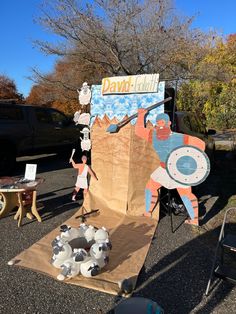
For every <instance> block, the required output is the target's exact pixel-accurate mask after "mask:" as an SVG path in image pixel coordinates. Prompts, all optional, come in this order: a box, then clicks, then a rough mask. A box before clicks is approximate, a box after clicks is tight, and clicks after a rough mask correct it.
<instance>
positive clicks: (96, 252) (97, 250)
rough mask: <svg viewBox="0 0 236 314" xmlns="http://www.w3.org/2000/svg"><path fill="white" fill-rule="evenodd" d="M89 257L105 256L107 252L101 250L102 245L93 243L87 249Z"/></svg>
mask: <svg viewBox="0 0 236 314" xmlns="http://www.w3.org/2000/svg"><path fill="white" fill-rule="evenodd" d="M89 253H90V255H91V257H93V258H95V259H99V258H102V257H106V256H107V255H108V252H107V251H105V250H103V247H102V245H101V244H98V243H94V244H93V245H92V246H91V248H90V251H89Z"/></svg>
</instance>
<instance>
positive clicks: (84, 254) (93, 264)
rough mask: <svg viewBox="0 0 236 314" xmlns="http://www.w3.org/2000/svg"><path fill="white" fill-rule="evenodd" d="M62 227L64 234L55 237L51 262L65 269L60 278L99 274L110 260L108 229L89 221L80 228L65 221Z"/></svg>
mask: <svg viewBox="0 0 236 314" xmlns="http://www.w3.org/2000/svg"><path fill="white" fill-rule="evenodd" d="M60 231H61V234H60V235H59V236H57V237H56V238H55V239H54V240H53V241H52V251H53V257H52V260H51V264H52V265H53V266H54V267H56V268H59V269H61V273H60V274H59V275H58V276H57V279H58V280H64V279H66V278H72V277H75V276H77V275H79V274H81V275H82V276H84V277H92V276H96V275H97V274H99V272H100V271H101V269H102V268H104V267H105V266H106V265H107V263H108V262H109V252H110V250H111V248H112V245H111V242H110V240H109V234H108V231H107V230H106V229H105V228H104V227H102V228H100V229H98V228H96V227H94V226H91V225H90V226H87V225H86V224H81V225H80V226H79V228H72V227H70V226H67V225H62V226H61V227H60Z"/></svg>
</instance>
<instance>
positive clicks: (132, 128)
mask: <svg viewBox="0 0 236 314" xmlns="http://www.w3.org/2000/svg"><path fill="white" fill-rule="evenodd" d="M158 78H159V77H158V75H139V76H131V77H115V78H105V79H104V80H103V82H102V85H99V86H92V88H91V92H92V99H91V116H92V120H91V129H90V135H91V144H92V145H91V147H92V150H91V151H92V153H91V156H92V167H93V171H94V172H95V173H96V176H97V178H98V181H97V180H94V179H93V178H92V179H91V181H90V186H89V191H88V193H86V197H85V200H84V204H83V206H82V207H83V210H84V211H85V212H91V211H92V210H95V211H96V215H90V216H89V215H88V216H87V217H88V218H87V219H86V222H85V223H86V225H87V227H86V228H88V227H89V225H91V226H93V227H95V228H98V229H101V228H102V227H105V228H106V230H107V231H108V232H109V242H111V244H112V250H110V251H109V262H108V263H107V264H106V265H105V266H104V267H103V268H102V269H101V271H99V272H98V274H97V273H96V276H90V277H84V276H81V274H79V273H78V275H76V276H74V277H73V276H70V278H68V277H67V276H65V278H63V280H64V282H66V283H70V284H75V285H79V286H83V287H87V288H92V289H97V290H101V291H104V292H108V293H112V294H119V293H120V289H121V282H124V280H125V281H126V282H127V281H128V283H129V286H130V289H129V291H132V290H133V289H134V287H135V284H136V280H137V277H138V274H139V272H140V270H141V268H142V266H143V263H144V261H145V258H146V255H147V253H148V249H149V246H150V243H151V240H152V237H153V235H154V232H155V229H156V226H157V223H158V220H159V205H158V202H157V201H158V200H157V198H155V197H154V195H153V194H152V192H153V191H154V190H155V189H153V188H152V186H151V189H150V191H151V194H150V193H149V191H148V190H149V185H148V182H149V181H150V178H151V177H150V176H151V174H152V173H153V172H155V171H156V169H157V168H158V167H160V166H161V158H162V156H159V155H158V154H157V150H156V149H155V146H154V145H153V143H152V141H151V140H144V139H143V138H142V137H141V136H139V134H138V133H139V132H137V125H138V121H140V119H141V118H140V114H139V117H138V120H137V119H128V120H126V119H127V117H131V116H132V115H135V117H137V116H138V115H137V111H138V110H139V113H140V112H141V111H142V110H141V111H140V109H143V112H145V117H146V118H145V120H146V125H145V130H146V131H144V133H148V132H149V131H152V130H153V128H154V126H155V124H156V117H157V116H158V115H160V114H163V112H164V105H163V103H164V102H163V101H164V89H165V83H164V82H159V80H158ZM157 103H158V105H157V106H156V108H155V109H154V108H153V107H152V109H153V110H151V111H145V110H146V109H145V108H149V107H150V106H153V105H154V104H157ZM111 124H113V126H112V127H111ZM111 130H112V132H111ZM114 130H115V131H114ZM197 142H198V141H197ZM168 145H169V144H168ZM169 146H170V145H169ZM163 149H164V148H163ZM190 159H191V158H190ZM190 159H189V158H185V161H184V166H185V168H186V167H187V168H188V167H189V166H190V164H189V163H191V162H192V160H190ZM193 164H194V163H193ZM194 165H195V164H194ZM195 166H196V165H195ZM204 167H205V168H207V169H208V165H204ZM180 168H181V167H180ZM197 168H198V166H197ZM191 169H192V168H191ZM180 170H181V169H180ZM205 170H206V169H205ZM191 171H192V173H193V172H194V171H195V170H194V169H192V170H191ZM172 180H174V179H172ZM155 193H156V194H157V189H156V190H155ZM185 196H186V199H187V197H188V195H187V193H186V194H185ZM191 201H192V200H190V203H191ZM186 204H187V205H188V206H190V207H191V206H192V203H191V204H190V205H189V204H188V203H187V201H186ZM194 206H196V200H195V204H194ZM154 209H155V210H154ZM193 210H194V209H193ZM81 211H82V209H79V210H78V212H77V213H76V214H75V215H74V216H73V217H71V218H70V219H69V220H68V221H66V222H65V223H64V224H65V225H66V227H63V228H67V227H68V226H71V227H72V228H77V229H78V228H79V225H80V222H79V220H78V219H77V217H78V216H80V214H81ZM144 214H145V215H144ZM148 214H150V215H148ZM149 216H150V217H149ZM190 216H192V217H191V218H192V219H195V217H194V213H192V212H191V211H190ZM80 228H81V226H80ZM96 230H97V229H96ZM58 234H59V228H57V229H55V230H53V231H52V232H51V233H49V234H48V235H47V236H45V237H44V238H43V239H41V240H40V241H38V242H37V243H35V244H34V245H32V246H31V247H30V248H29V249H27V250H25V251H24V252H22V253H21V254H19V255H18V256H16V257H15V258H14V259H13V260H12V261H11V264H16V265H18V266H21V267H26V268H30V269H33V270H35V271H39V272H42V273H44V274H47V275H49V276H52V277H54V278H58V275H59V274H60V272H61V270H59V269H57V268H55V267H54V266H53V265H52V262H51V258H52V256H53V253H52V251H53V248H52V246H53V244H52V243H54V244H55V242H57V240H58V241H60V239H58V238H57V236H58ZM55 239H57V240H55ZM62 246H63V245H61V244H60V245H59V248H58V247H57V248H56V251H57V252H60V250H61V247H62ZM90 248H91V247H90ZM72 249H73V248H72ZM76 249H81V248H78V247H77V248H76ZM86 249H87V251H88V248H86ZM54 253H55V252H54ZM75 253H76V252H75ZM77 253H78V251H77ZM94 267H95V266H94ZM67 273H68V270H67V271H66V272H65V274H67ZM63 276H64V275H63Z"/></svg>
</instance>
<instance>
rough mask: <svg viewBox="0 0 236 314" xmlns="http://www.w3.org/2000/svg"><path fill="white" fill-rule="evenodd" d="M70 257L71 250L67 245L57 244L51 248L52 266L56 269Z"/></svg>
mask: <svg viewBox="0 0 236 314" xmlns="http://www.w3.org/2000/svg"><path fill="white" fill-rule="evenodd" d="M71 256H72V248H71V246H70V245H69V244H68V243H64V244H63V243H61V242H59V243H58V244H57V245H56V246H54V247H53V257H52V261H51V263H52V265H53V266H54V267H56V268H60V267H61V265H62V264H63V263H64V261H65V260H67V259H69V258H70V257H71Z"/></svg>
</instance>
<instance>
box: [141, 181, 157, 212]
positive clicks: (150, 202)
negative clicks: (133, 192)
mask: <svg viewBox="0 0 236 314" xmlns="http://www.w3.org/2000/svg"><path fill="white" fill-rule="evenodd" d="M160 187H161V184H160V183H158V182H155V181H154V180H153V179H150V180H149V181H148V183H147V185H146V189H145V205H146V206H145V207H146V212H145V213H144V216H146V217H151V215H152V212H153V210H154V208H155V206H156V203H157V200H158V192H157V190H158V189H159V188H160Z"/></svg>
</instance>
